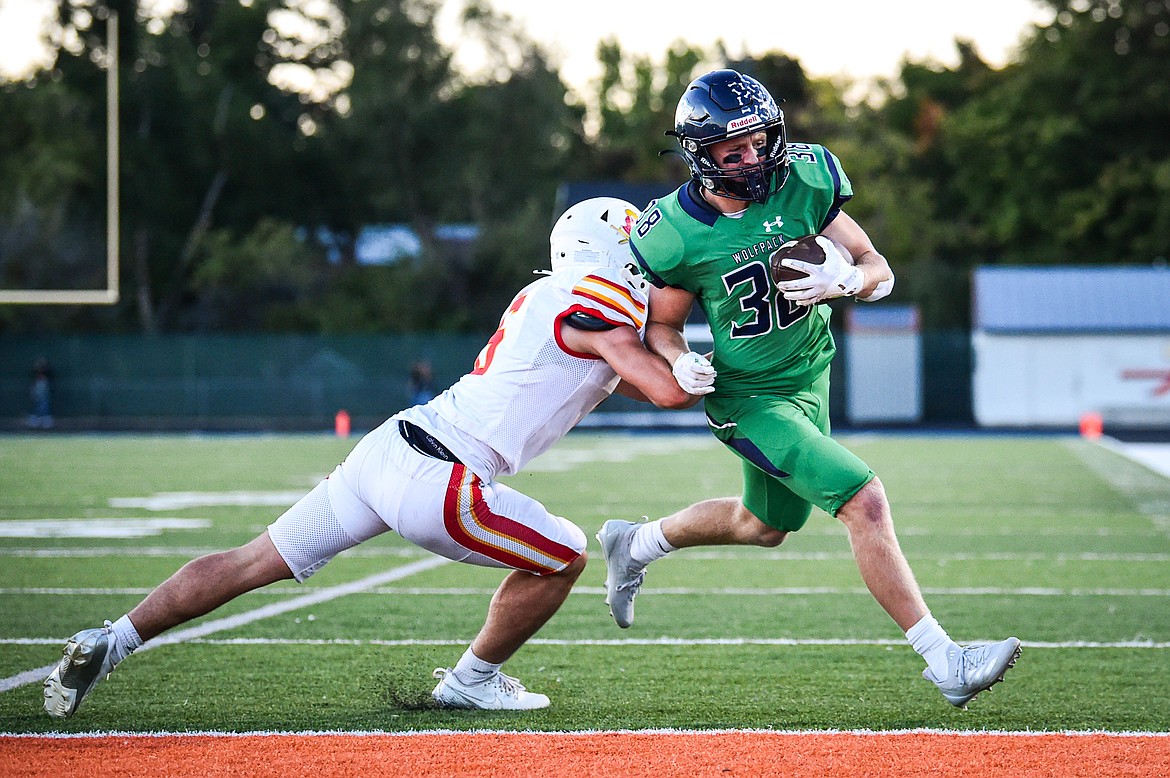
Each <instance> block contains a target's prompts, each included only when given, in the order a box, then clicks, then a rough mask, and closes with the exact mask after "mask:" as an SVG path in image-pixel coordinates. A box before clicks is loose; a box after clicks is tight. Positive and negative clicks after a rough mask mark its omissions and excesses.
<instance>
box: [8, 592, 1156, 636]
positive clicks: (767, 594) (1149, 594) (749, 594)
mask: <svg viewBox="0 0 1170 778" xmlns="http://www.w3.org/2000/svg"><path fill="white" fill-rule="evenodd" d="M150 591H151V590H150V588H148V587H125V588H110V589H94V588H79V589H69V588H38V587H27V588H23V587H0V594H9V595H22V596H23V595H52V596H55V597H58V596H84V597H93V596H107V595H108V596H118V595H136V596H145V595H147V594H149V593H150ZM315 591H320V590H318V589H314V588H311V587H304V588H300V589H293V588H291V587H288V586H281V587H267V588H264V589H258V590H257V591H255V592H253V593H252V594H253V595H267V596H271V597H286V596H288V595H290V594H295V593H297V592H302V593H308V592H315ZM495 591H496V590H495V589H494V588H491V587H486V586H446V587H421V586H379V587H377V588H373V589H367V590H366V591H365V592H364V594H382V595H392V596H396V597H398V596H402V595H410V596H425V597H490V596H491V595H492V594H494V593H495ZM922 592H923V593H924V594H929V595H935V596H944V597H945V596H954V597H983V596H991V597H1170V589H1154V588H1146V589H1120V588H1096V589H1088V588H1086V589H1080V588H1071V589H1057V588H1054V587H1047V586H1020V587H1006V586H970V587H964V586H959V587H937V586H935V587H932V586H924V587H922ZM571 594H573V595H585V596H589V597H597V596H603V595H604V594H605V588H604V587H601V586H575V587H573V590H572V592H571ZM817 594H826V595H834V596H837V595H847V594H856V595H865V596H867V597H868V596H870V593H869V590H868V589H866V588H865V587H864V586H851V587H842V586H779V587H771V588H736V587H726V586H724V587H712V588H703V587H667V586H661V587H654V586H648V587H646V588H644V589H639V590H638V596H639V597H653V596H663V595H666V596H691V595H697V596H703V597H705V596H711V595H733V596H735V597H783V596H791V595H796V596H807V595H817ZM53 640H54V641H56V640H57V638H54V639H53ZM4 642H6V641H5V640H4V639H3V638H0V644H2V643H4Z"/></svg>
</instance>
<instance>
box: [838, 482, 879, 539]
mask: <svg viewBox="0 0 1170 778" xmlns="http://www.w3.org/2000/svg"><path fill="white" fill-rule="evenodd" d="M837 518H838V519H839V520H840V521H841V522H842V523H844V524H845V525H846V526H847V527H849V528H851V529H853V528H857V529H864V528H867V527H874V526H883V525H886V524H890V523H891V518H890V506H889V501H888V500H887V499H886V490H885V487H883V486H882V482H881V481H879V480H878V478H877V476H874V477H873V478H872V479H870V481H869V482H868V483H867V484H866V485H865V486H863V487H861V488H860V489H859V490H858V491H857V494H855V495H853V496H852V497H850V498H849V500H848V501H847V502H846V503H845V504H844V505H843V506H841V510H839V511H838V512H837Z"/></svg>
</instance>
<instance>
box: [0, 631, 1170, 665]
mask: <svg viewBox="0 0 1170 778" xmlns="http://www.w3.org/2000/svg"><path fill="white" fill-rule="evenodd" d="M991 640H993V639H992V638H980V639H975V640H971V641H965V642H971V643H980V642H990V641H991ZM4 642H6V643H7V642H11V643H16V642H22V643H27V642H28V641H4ZM186 642H188V643H194V644H198V645H205V646H392V647H395V646H396V647H410V646H466V645H467V644H468V643H470V642H471V638H469V637H460V638H403V639H401V640H379V639H377V638H372V639H368V640H357V639H352V638H197V639H192V640H188V641H186ZM1023 643H1024V647H1025V648H1078V649H1079V648H1131V649H1167V648H1170V641H1164V640H1163V641H1156V640H1114V641H1098V640H1060V641H1044V640H1025V641H1023ZM525 645H530V646H905V645H906V641H905V640H903V639H894V638H672V637H657V638H576V639H572V640H570V639H559V638H532V639H531V640H529V641H528V642H527V643H525ZM139 650H140V651H141V650H142V649H139ZM52 667H53V666H50V667H49V669H50V670H51V669H52ZM45 672H46V673H47V672H48V670H46V671H45Z"/></svg>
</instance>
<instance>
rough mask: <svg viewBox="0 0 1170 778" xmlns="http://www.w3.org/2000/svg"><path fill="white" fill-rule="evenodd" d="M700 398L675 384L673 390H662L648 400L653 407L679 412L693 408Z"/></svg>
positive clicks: (668, 388)
mask: <svg viewBox="0 0 1170 778" xmlns="http://www.w3.org/2000/svg"><path fill="white" fill-rule="evenodd" d="M701 399H702V398H701V397H700V396H699V395H697V394H689V393H687V392H685V391H683V389H682V387H681V386H679V385H678V384H675V385H674V387H673V388H670V387H667V388H664V389H663V390H662V391H661V392H660V393H656V394H655V395H654V396H652V397H651V398H650V402H652V403H654V405H655V407H657V408H662V409H663V410H668V411H681V410H685V409H687V408H690V407H692V406H694V405H695V404H696V403H698V402H699V400H701Z"/></svg>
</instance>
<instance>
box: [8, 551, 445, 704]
mask: <svg viewBox="0 0 1170 778" xmlns="http://www.w3.org/2000/svg"><path fill="white" fill-rule="evenodd" d="M450 561H451V560H449V559H446V558H444V557H437V556H432V557H428V558H427V559H422V560H419V561H418V562H411V563H410V564H408V565H403V566H402V567H396V568H394V569H393V570H387V571H386V572H383V573H377V574H375V575H370V576H366V577H365V578H359V579H358V580H356V581H350V582H349V583H344V584H339V585H337V586H331V587H329V588H327V589H319V590H317V591H315V592H310V593H309V594H305V595H302V596H300V597H294V598H292V599H290V600H285V601H283V602H276V603H272V604H271V605H265V606H264V607H262V608H256V609H254V610H250V611H246V612H244V613H238V614H236V615H235V616H227V617H225V618H222V619H215V620H213V621H209V622H206V623H204V624H200V625H198V626H196V627H188V628H187V629H181V630H179V631H178V632H171V633H169V634H165V635H159V636H158V637H156V638H154V639H153V640H148V641H146V643H144V644H143V645H142V647H141V648H139V649H138V651H147V650H149V649H152V648H158V647H159V646H165V645H170V644H171V643H182V642H184V641H188V640H195V639H196V638H201V637H203V636H204V635H210V634H212V633H215V632H221V631H223V630H225V629H234V628H235V627H241V626H243V625H245V624H250V623H252V622H253V621H258V620H260V619H266V618H268V617H269V616H278V615H280V614H281V613H287V612H289V611H293V610H297V609H299V608H304V607H307V606H309V605H316V604H318V603H322V602H328V601H329V600H335V599H337V598H338V597H344V596H346V595H348V594H356V593H357V592H361V591H364V590H366V589H369V588H371V587H374V586H379V585H381V584H384V583H389V582H390V581H397V580H398V579H400V578H406V577H407V576H410V575H414V574H415V573H421V572H423V571H424V570H430V569H431V568H433V567H439V566H440V565H445V564H447V563H448V562H450ZM58 642H61V641H58ZM135 653H138V652H135ZM56 666H57V662H53V663H52V664H51V665H45V666H44V667H38V668H35V669H33V670H26V671H24V672H23V673H17V674H16V675H13V676H9V677H8V678H2V679H0V692H7V691H11V690H12V689H18V688H20V687H21V686H25V685H26V684H30V683H37V682H39V681H43V680H44V679H45V676H47V675H48V674H49V673H51V672H52V671H53V668H54V667H56Z"/></svg>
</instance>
